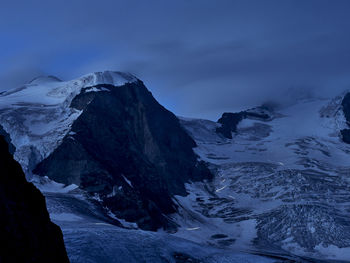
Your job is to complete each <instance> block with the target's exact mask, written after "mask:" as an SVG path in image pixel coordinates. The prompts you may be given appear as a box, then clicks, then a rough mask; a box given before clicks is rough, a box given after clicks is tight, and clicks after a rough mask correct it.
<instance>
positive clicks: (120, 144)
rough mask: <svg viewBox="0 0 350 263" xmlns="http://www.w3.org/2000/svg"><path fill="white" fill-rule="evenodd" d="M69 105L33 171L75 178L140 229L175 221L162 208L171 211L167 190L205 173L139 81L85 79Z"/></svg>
mask: <svg viewBox="0 0 350 263" xmlns="http://www.w3.org/2000/svg"><path fill="white" fill-rule="evenodd" d="M91 90H94V91H96V92H91ZM71 107H72V108H75V109H78V110H80V111H82V113H81V115H80V116H79V117H78V118H77V119H76V120H75V121H74V123H73V125H72V128H71V132H70V133H69V134H68V135H66V136H65V138H64V139H63V141H62V143H61V145H60V146H59V147H58V148H56V150H54V151H53V153H52V154H51V155H50V156H48V158H46V159H45V160H43V161H42V162H41V163H39V165H38V166H37V167H36V169H35V170H34V173H35V174H39V175H43V176H48V177H49V178H51V179H53V180H55V181H57V182H61V183H65V184H72V183H74V184H77V185H79V186H80V187H81V188H83V189H85V190H86V191H87V192H89V193H90V194H91V195H95V196H98V197H99V198H100V199H101V202H102V204H103V206H105V207H107V208H108V209H110V210H111V211H112V212H113V213H114V214H115V215H116V216H117V217H118V218H123V219H126V220H127V221H132V222H137V224H138V226H139V227H141V228H143V229H147V230H156V229H157V228H159V227H164V228H167V229H171V228H172V227H175V226H174V225H173V224H172V223H171V222H170V220H169V219H168V218H167V216H166V215H168V214H171V213H173V212H175V211H176V206H175V204H174V203H173V201H172V196H173V195H186V194H187V193H186V190H185V187H184V184H185V183H186V182H190V181H197V180H203V179H210V178H211V176H212V175H211V173H210V172H209V170H208V169H207V167H206V166H205V164H204V163H202V162H199V161H197V156H196V155H195V154H194V152H193V150H192V148H193V147H195V146H196V144H195V142H194V141H193V140H192V138H191V137H190V136H189V135H187V133H186V132H185V131H184V130H183V128H182V127H181V125H180V124H179V121H178V119H177V118H176V116H175V115H174V114H172V113H171V112H169V111H168V110H166V109H165V108H164V107H162V106H161V105H160V104H159V103H158V102H157V101H156V100H155V99H154V98H153V96H152V94H151V93H150V92H149V91H148V90H147V88H146V87H145V86H144V84H143V83H142V82H141V81H136V82H131V83H126V84H125V85H122V86H118V87H116V86H113V85H111V84H109V85H106V84H99V85H96V86H93V87H86V88H84V89H82V91H81V92H80V94H79V95H78V96H76V97H75V98H74V99H73V101H72V103H71Z"/></svg>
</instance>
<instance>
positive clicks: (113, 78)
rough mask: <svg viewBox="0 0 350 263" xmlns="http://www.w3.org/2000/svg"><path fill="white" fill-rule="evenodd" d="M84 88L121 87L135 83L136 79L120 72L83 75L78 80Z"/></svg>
mask: <svg viewBox="0 0 350 263" xmlns="http://www.w3.org/2000/svg"><path fill="white" fill-rule="evenodd" d="M80 79H81V80H82V81H83V82H84V84H85V86H95V85H100V84H108V85H114V86H121V85H124V84H125V83H128V82H135V81H137V78H136V77H135V76H134V75H132V74H130V73H125V72H120V71H109V70H107V71H102V72H94V73H90V74H87V75H84V76H82V77H81V78H80Z"/></svg>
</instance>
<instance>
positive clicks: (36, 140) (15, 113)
mask: <svg viewBox="0 0 350 263" xmlns="http://www.w3.org/2000/svg"><path fill="white" fill-rule="evenodd" d="M136 80H137V79H136V78H135V77H134V76H132V75H130V74H126V73H121V72H112V71H105V72H96V73H91V74H88V75H85V76H82V77H80V78H78V79H74V80H71V81H60V80H59V79H57V78H55V77H51V76H48V77H39V78H36V79H34V80H32V81H31V82H30V83H28V84H26V85H24V86H23V87H20V88H17V89H13V90H9V91H5V92H2V93H0V124H1V125H2V126H3V128H4V129H5V131H6V132H7V133H9V134H10V136H11V140H12V143H13V144H14V146H15V147H16V152H15V155H14V156H15V159H16V160H17V161H18V162H19V163H20V164H21V165H22V167H23V169H24V171H25V173H26V174H27V177H28V178H30V177H31V170H32V168H33V167H34V166H35V165H36V164H37V163H38V162H40V161H41V160H43V159H44V158H46V157H47V156H48V155H49V154H50V153H51V152H52V151H53V150H54V149H55V148H56V147H57V146H58V145H59V144H60V142H61V140H62V139H63V137H64V136H65V135H66V134H68V133H69V131H70V126H71V125H72V123H73V122H74V120H76V119H77V118H78V116H79V115H80V114H81V112H80V111H78V110H76V109H74V108H70V107H69V105H70V103H71V102H72V100H73V98H74V97H75V96H76V95H78V94H79V93H80V92H81V91H82V89H84V88H88V87H92V86H96V85H101V84H105V85H108V84H109V85H114V86H121V85H123V84H125V83H127V82H134V81H136ZM108 90H109V89H108V88H104V87H103V86H99V88H91V89H86V90H84V92H98V91H108Z"/></svg>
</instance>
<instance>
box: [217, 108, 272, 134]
mask: <svg viewBox="0 0 350 263" xmlns="http://www.w3.org/2000/svg"><path fill="white" fill-rule="evenodd" d="M270 110H271V109H270V108H269V107H267V106H261V107H257V108H254V109H250V110H247V111H241V112H237V113H231V112H225V113H223V114H222V116H221V118H220V119H219V120H218V123H220V124H221V127H218V128H216V132H217V133H219V134H222V135H223V136H224V137H226V138H228V139H232V132H234V133H236V132H237V125H238V124H239V123H240V122H241V121H242V120H243V119H246V118H253V119H260V120H269V119H271V116H270V115H269V114H268V113H267V112H268V111H270Z"/></svg>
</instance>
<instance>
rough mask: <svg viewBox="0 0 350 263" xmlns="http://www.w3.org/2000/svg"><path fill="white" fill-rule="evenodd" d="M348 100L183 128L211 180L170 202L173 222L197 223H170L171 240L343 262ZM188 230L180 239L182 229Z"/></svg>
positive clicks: (348, 253)
mask: <svg viewBox="0 0 350 263" xmlns="http://www.w3.org/2000/svg"><path fill="white" fill-rule="evenodd" d="M349 98H350V94H349V93H347V94H342V95H341V96H338V97H336V98H333V99H318V98H312V99H305V100H299V101H298V102H296V103H294V104H293V105H285V106H283V105H280V106H276V107H269V108H266V107H258V108H255V109H250V110H248V111H243V112H240V113H225V114H223V116H222V117H221V118H220V119H219V121H218V122H217V123H216V122H212V121H208V120H197V119H186V118H183V119H182V120H181V123H182V125H183V126H184V127H185V128H186V129H187V131H188V132H189V133H190V134H191V136H192V137H193V138H194V139H195V141H196V143H197V145H198V147H197V148H195V152H196V153H197V154H198V155H199V156H200V157H201V159H202V160H204V161H206V162H208V163H210V166H211V167H212V169H213V171H215V178H214V180H213V181H212V182H209V183H194V184H191V185H187V189H188V191H190V192H191V195H189V196H187V197H178V198H177V200H178V202H179V203H180V207H181V208H182V210H181V209H180V211H181V213H182V214H183V215H184V214H186V213H188V214H191V218H198V219H200V220H192V219H190V218H186V217H181V218H179V219H178V220H179V221H182V223H181V226H182V228H179V231H178V232H177V233H176V234H175V235H177V236H180V237H187V238H189V239H190V240H192V241H195V242H201V240H210V242H211V243H213V245H216V246H221V247H226V248H230V249H241V250H242V249H243V250H250V251H252V250H253V251H260V252H262V251H264V253H274V254H278V255H298V256H300V257H301V258H303V259H304V260H306V259H307V260H311V261H312V260H316V262H322V261H321V260H325V261H326V262H331V260H339V261H342V260H343V261H346V262H348V261H349V260H350V239H349V237H350V205H349V201H350V184H349V183H350V181H349V174H350V158H349V154H350V147H349V145H348V144H347V143H345V142H348V141H347V138H346V137H344V130H347V129H349V126H348V123H349V119H348V116H349V115H348V114H349V107H348V105H350V104H349ZM262 110H263V111H262ZM247 112H248V113H247ZM252 113H253V114H252ZM223 130H224V131H225V132H224V133H223V132H222V131H223ZM231 138H232V139H231ZM208 226H210V227H208ZM194 227H195V228H196V230H195V231H192V235H189V234H188V231H186V229H187V228H194ZM193 232H195V233H193ZM218 234H219V235H218ZM213 236H216V237H220V238H218V239H213V238H212V237H213Z"/></svg>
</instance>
